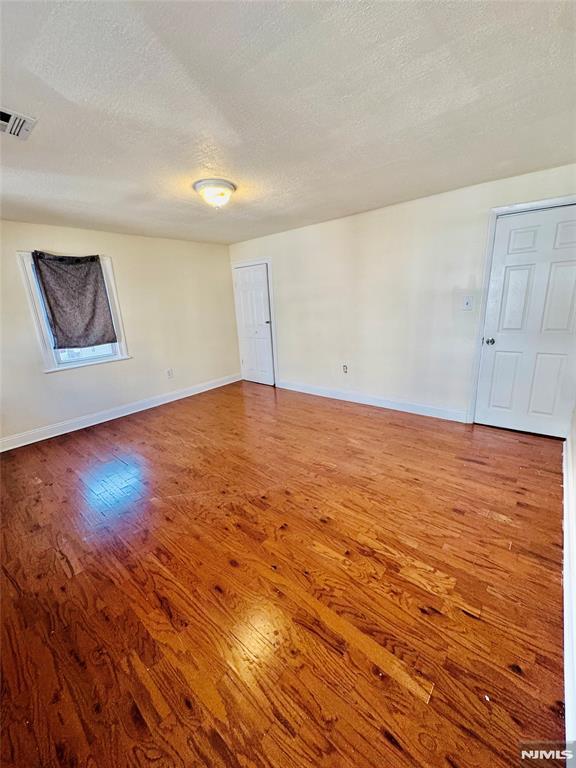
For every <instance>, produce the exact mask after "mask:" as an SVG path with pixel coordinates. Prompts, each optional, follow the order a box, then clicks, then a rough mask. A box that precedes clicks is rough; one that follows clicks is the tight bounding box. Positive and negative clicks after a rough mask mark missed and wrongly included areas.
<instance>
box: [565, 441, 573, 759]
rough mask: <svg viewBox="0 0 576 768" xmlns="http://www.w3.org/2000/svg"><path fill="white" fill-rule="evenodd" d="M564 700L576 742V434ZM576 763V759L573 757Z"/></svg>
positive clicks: (568, 519)
mask: <svg viewBox="0 0 576 768" xmlns="http://www.w3.org/2000/svg"><path fill="white" fill-rule="evenodd" d="M563 581H564V702H565V705H566V740H567V741H574V742H576V435H575V434H574V430H572V432H571V434H570V435H568V439H567V440H566V442H565V443H564V579H563ZM574 765H575V766H576V759H575V760H574Z"/></svg>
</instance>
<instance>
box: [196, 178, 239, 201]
mask: <svg viewBox="0 0 576 768" xmlns="http://www.w3.org/2000/svg"><path fill="white" fill-rule="evenodd" d="M193 186H194V189H195V190H196V192H198V194H199V195H200V197H201V198H202V200H204V202H205V203H208V205H211V206H213V207H214V208H222V206H224V205H226V204H227V203H228V202H229V201H230V198H231V197H232V192H235V191H236V184H233V183H232V182H231V181H226V179H199V181H195V182H194V185H193Z"/></svg>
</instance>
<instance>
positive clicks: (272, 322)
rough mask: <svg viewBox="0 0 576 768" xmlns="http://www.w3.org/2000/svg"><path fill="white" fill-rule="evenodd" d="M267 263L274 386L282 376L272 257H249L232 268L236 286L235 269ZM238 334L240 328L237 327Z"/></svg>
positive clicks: (232, 265)
mask: <svg viewBox="0 0 576 768" xmlns="http://www.w3.org/2000/svg"><path fill="white" fill-rule="evenodd" d="M262 264H265V265H266V274H267V276H268V301H269V303H270V329H271V333H272V365H273V368H274V386H275V387H277V386H278V382H279V381H280V377H279V375H278V343H277V341H276V312H275V310H274V287H273V280H272V259H249V260H248V261H236V262H234V264H231V268H232V286H234V270H235V269H239V268H241V267H257V266H260V265H262ZM236 334H238V328H236Z"/></svg>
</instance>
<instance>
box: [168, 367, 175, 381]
mask: <svg viewBox="0 0 576 768" xmlns="http://www.w3.org/2000/svg"><path fill="white" fill-rule="evenodd" d="M166 376H168V378H169V379H173V378H174V368H166Z"/></svg>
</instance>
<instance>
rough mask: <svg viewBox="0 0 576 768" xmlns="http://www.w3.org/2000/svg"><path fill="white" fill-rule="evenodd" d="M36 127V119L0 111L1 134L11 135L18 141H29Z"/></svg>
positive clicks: (3, 110)
mask: <svg viewBox="0 0 576 768" xmlns="http://www.w3.org/2000/svg"><path fill="white" fill-rule="evenodd" d="M35 125H36V118H35V117H26V115H19V114H18V113H17V112H9V111H8V110H5V109H2V110H0V133H9V134H10V135H11V136H16V138H18V139H27V138H28V136H30V132H31V131H32V128H34V126H35Z"/></svg>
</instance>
